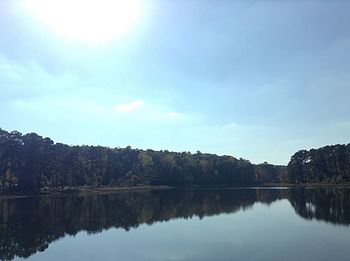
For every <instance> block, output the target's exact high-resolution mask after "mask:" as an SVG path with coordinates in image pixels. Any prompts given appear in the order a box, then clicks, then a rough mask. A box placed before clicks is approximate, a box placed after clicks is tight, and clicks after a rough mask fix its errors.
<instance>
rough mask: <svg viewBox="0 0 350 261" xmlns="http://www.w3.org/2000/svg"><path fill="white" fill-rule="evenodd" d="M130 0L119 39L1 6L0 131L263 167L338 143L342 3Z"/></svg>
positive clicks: (346, 129) (345, 43)
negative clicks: (200, 155)
mask: <svg viewBox="0 0 350 261" xmlns="http://www.w3.org/2000/svg"><path fill="white" fill-rule="evenodd" d="M38 1H39V0H38ZM135 1H136V2H135V3H137V19H134V20H133V21H132V22H130V24H127V26H126V27H125V28H124V29H123V31H122V32H118V34H117V33H116V32H114V34H113V33H112V32H109V31H108V30H111V29H108V28H116V27H115V26H112V27H111V26H110V24H117V23H121V22H120V21H114V20H113V21H111V22H110V23H109V24H106V23H105V24H101V25H100V24H98V26H100V27H101V28H99V27H98V26H96V27H97V31H96V30H95V31H94V30H93V28H92V29H91V28H88V27H89V26H90V27H91V26H92V25H93V24H92V23H91V22H94V19H95V20H96V21H98V20H101V15H99V16H97V15H96V16H94V14H92V15H91V13H90V14H89V15H90V18H91V19H90V20H89V21H87V22H86V23H88V24H86V23H82V22H84V20H83V19H80V20H79V18H81V16H82V15H84V10H85V9H84V6H81V10H71V14H74V15H75V16H74V17H75V18H74V19H76V20H74V19H73V20H67V19H69V17H68V18H67V19H66V20H65V17H66V16H67V14H66V13H64V12H61V13H60V11H59V10H58V11H57V12H56V11H55V12H56V13H55V17H56V16H57V17H58V18H57V19H61V20H62V21H61V20H58V21H59V22H58V25H57V26H61V24H62V23H63V22H67V21H68V22H69V23H70V24H72V28H73V29H74V26H76V28H78V29H79V30H81V32H88V33H87V35H83V36H81V39H80V38H78V37H74V35H73V36H72V35H69V34H68V31H67V30H68V29H69V28H68V29H67V28H63V29H62V28H61V29H62V30H61V31H59V30H58V29H57V28H54V27H53V25H52V21H49V20H45V19H51V18H50V15H51V16H52V14H50V15H49V16H45V17H46V18H42V17H38V14H37V13H35V12H33V11H32V9H30V8H27V7H28V3H31V2H35V0H28V1H27V0H23V1H21V0H17V1H16V0H13V1H5V0H3V1H0V35H1V37H0V88H1V89H0V90H1V92H0V105H1V117H0V127H1V128H3V129H6V130H14V129H16V130H19V131H21V132H23V133H27V132H36V133H38V134H40V135H43V136H49V137H51V138H52V139H54V140H55V141H57V142H63V143H67V144H94V145H97V144H99V145H106V146H110V147H116V146H120V147H125V146H128V145H131V146H132V147H133V148H144V149H145V148H152V149H156V150H160V149H168V150H172V151H191V152H195V151H197V150H200V151H202V152H209V153H216V154H219V155H222V154H227V155H233V156H235V157H238V158H239V157H243V158H246V159H249V160H251V162H253V163H260V162H263V161H268V162H271V163H274V164H287V163H288V161H289V159H290V156H291V155H292V154H293V153H294V152H296V151H298V150H299V149H310V148H312V147H320V146H324V145H327V144H334V143H348V142H349V140H350V103H349V98H350V86H349V83H350V19H349V11H350V2H349V1H337V0H335V1H326V0H319V1H316V0H307V1H298V0H297V1H295V0H294V1H273V0H270V1H249V0H244V1H238V0H237V1H225V0H219V1H209V0H201V1H199V0H179V1H170V0H169V1H167V0H148V1H146V0H144V1H143V0H135ZM63 2H64V1H63ZM67 8H68V9H67ZM133 8H134V7H133ZM56 9H57V8H56ZM56 9H55V10H56ZM63 9H64V10H66V11H65V12H68V13H69V6H63ZM63 9H62V10H63ZM109 9H111V8H109ZM67 10H68V11H67ZM51 11H52V10H51ZM73 11H74V12H73ZM99 11H100V12H102V11H101V10H100V9H98V8H96V12H99ZM132 11H135V10H131V11H130V10H129V12H131V13H132ZM44 12H46V13H48V11H45V10H44ZM116 13H117V14H119V16H120V15H121V14H122V13H124V14H125V16H126V18H124V19H127V16H128V11H124V12H122V13H120V12H119V13H118V12H116ZM134 14H135V12H134ZM85 15H86V14H85ZM71 19H72V18H71ZM102 20H103V19H102ZM78 21H80V24H76V23H78ZM106 21H107V20H106ZM56 22H57V21H56ZM107 22H108V21H107ZM96 23H97V22H96ZM85 24H86V26H85ZM79 26H80V27H79ZM82 26H85V27H84V28H83V27H82ZM104 28H107V29H108V30H107V29H106V30H104ZM90 29H91V30H90ZM64 30H66V31H64ZM82 30H84V31H82ZM113 30H114V29H113ZM90 32H91V34H90ZM101 32H102V33H103V32H106V35H104V36H106V37H105V38H106V39H105V38H103V41H97V40H101V39H100V38H99V39H97V36H98V33H100V34H99V36H100V37H102V36H103V35H102V33H101ZM109 33H110V35H109ZM101 35H102V36H101ZM83 37H85V38H83ZM89 37H90V38H89ZM94 37H95V38H94ZM87 39H90V40H91V39H94V40H96V42H93V43H91V41H90V42H89V41H87Z"/></svg>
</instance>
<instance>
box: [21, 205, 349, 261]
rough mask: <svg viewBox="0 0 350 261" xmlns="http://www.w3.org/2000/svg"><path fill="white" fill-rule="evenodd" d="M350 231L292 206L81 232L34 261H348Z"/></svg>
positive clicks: (37, 256)
mask: <svg viewBox="0 0 350 261" xmlns="http://www.w3.org/2000/svg"><path fill="white" fill-rule="evenodd" d="M348 230H349V229H348V228H346V227H338V226H334V225H330V224H326V223H324V222H317V221H306V220H304V219H302V218H300V217H299V216H297V215H296V214H295V212H294V210H293V208H292V207H291V205H290V203H289V202H288V200H281V201H277V202H275V203H272V204H271V205H270V206H267V205H263V204H261V203H257V204H255V205H254V207H253V208H248V209H247V210H245V211H239V212H236V213H233V214H222V215H219V216H213V217H205V218H203V219H202V220H200V219H199V218H197V217H196V218H193V219H189V220H184V219H176V220H172V221H170V222H162V223H155V224H153V225H151V226H149V225H141V226H140V227H139V228H137V229H131V230H130V231H129V232H126V231H124V230H122V229H118V230H117V229H110V230H108V231H104V232H102V233H101V234H93V235H87V233H86V232H81V233H79V234H77V236H75V237H65V238H63V239H61V240H59V241H58V242H55V243H53V244H51V245H50V246H49V248H48V249H47V250H46V251H45V252H42V253H37V254H35V255H33V256H32V257H30V258H29V259H27V260H28V261H31V260H38V261H41V260H50V261H55V260H57V261H59V260H66V261H69V260H75V261H78V260H111V261H112V260H113V261H114V260H125V261H128V260H139V261H143V260H154V261H158V260H159V261H160V260H169V261H170V260H179V261H180V260H181V261H182V260H183V261H185V260H186V261H187V260H188V261H189V260H191V261H192V260H208V261H209V260H347V258H346V257H349V256H350V249H349V247H348V242H349V240H350V234H349V231H348Z"/></svg>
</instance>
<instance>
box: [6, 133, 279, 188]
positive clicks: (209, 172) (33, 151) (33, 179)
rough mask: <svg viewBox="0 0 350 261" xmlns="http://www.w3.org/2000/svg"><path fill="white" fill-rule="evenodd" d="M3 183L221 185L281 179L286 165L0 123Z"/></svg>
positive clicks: (41, 185) (28, 185) (37, 185)
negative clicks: (72, 138)
mask: <svg viewBox="0 0 350 261" xmlns="http://www.w3.org/2000/svg"><path fill="white" fill-rule="evenodd" d="M0 171H1V172H0V173H1V178H0V189H1V190H2V191H22V192H25V191H31V192H33V191H37V192H39V191H40V190H43V189H50V188H60V189H62V188H72V187H76V186H85V185H87V186H138V185H168V186H190V185H200V186H217V185H248V184H249V185H250V184H259V183H266V182H279V181H281V177H282V176H283V175H280V174H281V173H283V172H284V171H285V168H283V167H276V166H273V165H270V164H268V163H263V164H260V165H253V164H251V163H250V162H249V161H248V160H244V159H236V158H234V157H231V156H217V155H214V154H206V153H201V152H197V153H195V154H191V153H189V152H182V153H177V152H169V151H154V150H139V149H132V148H131V147H126V148H108V147H101V146H68V145H65V144H62V143H54V142H53V141H52V140H51V139H50V138H43V137H42V136H39V135H37V134H36V133H29V134H25V135H22V134H21V133H20V132H18V131H12V132H7V131H5V130H2V129H0Z"/></svg>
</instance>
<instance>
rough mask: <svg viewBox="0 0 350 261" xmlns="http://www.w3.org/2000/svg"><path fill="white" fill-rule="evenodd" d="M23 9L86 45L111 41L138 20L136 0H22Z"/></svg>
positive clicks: (53, 28) (137, 0)
mask: <svg viewBox="0 0 350 261" xmlns="http://www.w3.org/2000/svg"><path fill="white" fill-rule="evenodd" d="M25 8H26V9H27V10H28V11H29V12H30V14H32V15H33V16H34V17H36V18H37V19H38V20H40V21H41V22H43V23H45V24H46V25H47V26H48V27H50V28H51V29H52V30H54V31H55V32H56V33H57V34H59V35H61V36H63V37H66V38H69V39H74V40H78V41H82V42H85V43H88V44H98V43H103V42H107V41H109V40H112V39H114V38H116V37H118V36H120V35H121V34H123V33H125V32H126V31H128V30H129V29H130V28H131V26H132V25H133V24H134V23H135V22H136V21H137V20H138V19H139V16H140V9H141V8H140V2H139V0H51V1H49V0H25Z"/></svg>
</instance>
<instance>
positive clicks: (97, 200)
mask: <svg viewBox="0 0 350 261" xmlns="http://www.w3.org/2000/svg"><path fill="white" fill-rule="evenodd" d="M349 199H350V191H349V190H346V189H342V190H340V189H308V190H306V189H298V190H295V189H288V190H286V189H284V190H276V189H274V190H266V189H264V190H261V189H231V190H199V191H175V190H172V191H154V192H147V193H141V192H140V193H137V192H132V193H122V194H113V195H103V196H97V195H93V196H79V197H77V196H69V197H60V198H54V199H53V198H44V199H43V198H42V199H18V200H8V201H6V202H5V200H3V202H2V215H1V216H2V220H3V222H2V226H1V228H2V230H1V232H2V233H1V236H2V238H1V244H2V248H1V257H2V258H3V259H11V258H13V257H14V256H17V257H15V258H14V260H23V259H24V258H23V256H29V257H28V258H27V259H26V260H43V261H44V260H45V261H46V260H50V261H55V260H57V261H61V260H65V261H68V260H111V261H112V260H113V261H115V260H141V261H142V260H155V261H156V260H350V247H349V242H350V229H349V226H348V224H349V223H350V214H349V208H348V207H349V205H350V202H349ZM5 215H7V217H5ZM26 215H32V216H34V217H31V218H27V219H26ZM35 215H37V216H36V217H35ZM6 218H9V219H6ZM4 221H5V222H4ZM38 221H39V222H40V223H39V222H38ZM147 223H149V224H147ZM26 226H31V227H26ZM11 227H13V228H14V229H11ZM86 231H89V232H86ZM45 242H46V243H45ZM4 247H5V248H4ZM6 251H8V253H5V252H6ZM40 251H42V252H40ZM10 252H11V253H10ZM6 254H7V255H6ZM18 256H22V257H21V258H20V257H18Z"/></svg>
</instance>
